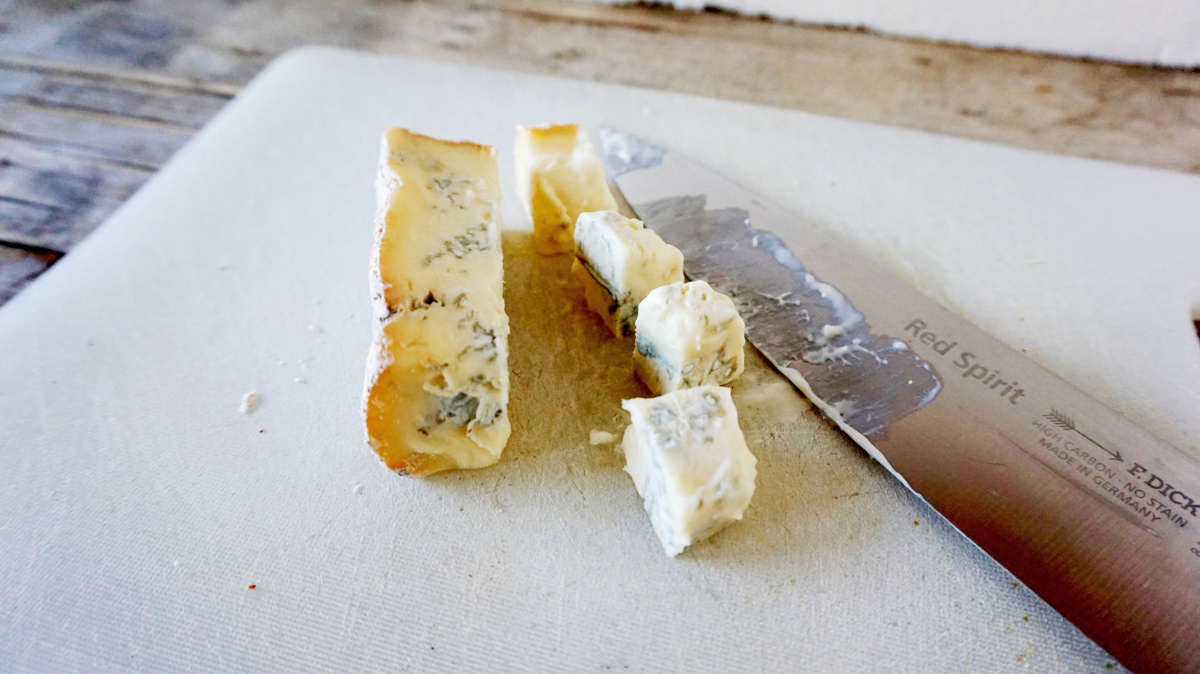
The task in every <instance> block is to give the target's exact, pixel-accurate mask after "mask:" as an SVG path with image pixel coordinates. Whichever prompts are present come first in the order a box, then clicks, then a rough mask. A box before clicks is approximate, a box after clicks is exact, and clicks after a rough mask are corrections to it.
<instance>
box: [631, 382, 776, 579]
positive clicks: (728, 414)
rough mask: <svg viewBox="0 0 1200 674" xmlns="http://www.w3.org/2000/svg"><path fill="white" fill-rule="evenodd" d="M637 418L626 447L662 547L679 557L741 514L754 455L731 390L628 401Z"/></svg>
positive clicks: (694, 391) (748, 491)
mask: <svg viewBox="0 0 1200 674" xmlns="http://www.w3.org/2000/svg"><path fill="white" fill-rule="evenodd" d="M621 407H623V408H625V410H626V411H628V412H629V415H630V417H631V418H632V423H631V424H630V425H629V427H628V428H626V429H625V435H624V438H623V439H622V443H621V445H622V448H623V449H624V451H625V472H627V473H629V476H630V477H631V478H633V484H634V486H635V487H636V488H637V491H638V495H640V496H641V497H642V499H643V501H644V505H645V508H646V514H647V515H649V517H650V523H651V525H652V526H653V528H654V533H655V534H657V535H658V538H659V541H661V542H662V546H663V549H664V550H665V551H666V553H667V554H668V555H670V556H671V557H674V556H675V555H678V554H679V553H680V552H683V550H684V549H685V548H687V547H688V546H689V545H691V544H693V543H695V542H697V541H701V540H703V539H705V538H708V537H709V536H711V535H713V534H715V533H716V532H718V531H720V530H721V529H722V528H724V527H725V526H726V525H728V524H729V523H731V522H734V521H737V520H740V519H742V515H743V513H744V512H745V511H746V508H747V507H748V506H749V505H750V499H751V498H752V497H753V496H754V480H755V478H756V477H757V469H756V467H755V465H756V464H757V460H756V459H755V458H754V455H753V454H751V453H750V449H749V448H748V447H746V439H745V437H744V436H743V435H742V430H741V428H740V427H739V426H738V416H737V409H736V408H735V407H734V406H733V399H732V397H731V396H730V393H729V389H727V388H724V387H720V386H702V387H698V388H690V389H683V390H680V391H676V392H675V393H669V394H667V395H664V396H659V397H658V398H638V399H634V400H624V401H622V402H621Z"/></svg>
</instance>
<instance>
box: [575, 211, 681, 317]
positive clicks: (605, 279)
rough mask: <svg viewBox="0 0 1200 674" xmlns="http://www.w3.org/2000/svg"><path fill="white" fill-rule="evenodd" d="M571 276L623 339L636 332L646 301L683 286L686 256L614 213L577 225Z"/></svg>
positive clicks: (592, 216)
mask: <svg viewBox="0 0 1200 674" xmlns="http://www.w3.org/2000/svg"><path fill="white" fill-rule="evenodd" d="M571 270H572V272H574V273H575V275H576V276H578V277H579V279H580V281H582V283H583V290H584V296H585V298H586V299H587V304H588V307H589V308H590V309H591V310H592V311H594V312H596V313H597V314H599V316H600V317H601V318H602V319H604V323H605V325H607V326H608V328H609V329H610V330H612V332H613V334H614V335H616V336H618V337H620V336H621V335H626V334H630V333H632V332H633V328H634V321H635V319H636V318H637V312H638V303H639V302H641V301H642V300H643V298H645V297H646V296H647V295H648V294H649V293H650V292H651V291H652V290H654V289H655V288H658V287H659V286H662V285H666V284H670V283H677V282H682V281H683V253H680V252H679V249H678V248H676V247H675V246H672V245H671V244H669V243H667V242H665V241H663V240H662V238H660V237H659V236H658V234H656V233H655V232H654V231H653V230H649V229H646V226H645V225H643V224H642V222H641V221H640V220H633V219H630V218H626V217H624V216H622V215H621V214H620V213H616V212H614V211H600V212H597V213H584V214H582V215H580V216H579V220H578V222H576V223H575V261H574V262H573V263H572V265H571Z"/></svg>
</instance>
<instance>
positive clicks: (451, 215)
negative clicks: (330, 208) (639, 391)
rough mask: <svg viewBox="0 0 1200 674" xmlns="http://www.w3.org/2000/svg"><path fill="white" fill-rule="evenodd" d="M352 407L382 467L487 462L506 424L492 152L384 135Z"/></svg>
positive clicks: (413, 470) (412, 471)
mask: <svg viewBox="0 0 1200 674" xmlns="http://www.w3.org/2000/svg"><path fill="white" fill-rule="evenodd" d="M376 196H377V202H376V203H377V213H376V223H375V224H376V231H375V248H374V251H373V253H372V256H371V269H370V279H371V295H372V301H373V304H374V309H375V324H374V341H373V343H372V345H371V350H370V352H369V356H368V360H367V377H366V387H365V388H366V390H365V393H364V400H363V413H364V416H365V418H366V427H367V438H368V442H369V443H370V445H371V447H372V448H373V449H374V450H375V451H376V453H378V454H379V457H380V459H382V460H383V462H384V463H385V464H386V465H387V467H388V468H391V469H392V470H395V471H398V472H401V473H404V474H408V475H416V476H423V475H428V474H430V473H435V472H438V471H442V470H450V469H455V468H482V467H485V466H490V465H492V464H494V463H496V461H498V460H499V458H500V454H501V452H502V451H503V450H504V445H505V444H506V443H507V442H508V436H509V433H510V432H511V425H510V423H509V419H508V414H507V406H508V386H509V380H508V332H509V329H508V316H507V315H506V314H505V311H504V294H503V260H502V255H501V250H500V228H501V215H500V180H499V174H498V172H497V168H496V151H495V150H494V149H493V148H491V147H489V146H485V145H477V144H474V143H468V142H451V141H444V140H438V139H435V138H429V137H427V136H422V135H419V134H415V133H412V132H410V131H408V130H405V129H400V128H391V129H388V130H387V131H386V132H385V133H384V137H383V150H382V157H381V159H380V166H379V175H378V178H377V181H376Z"/></svg>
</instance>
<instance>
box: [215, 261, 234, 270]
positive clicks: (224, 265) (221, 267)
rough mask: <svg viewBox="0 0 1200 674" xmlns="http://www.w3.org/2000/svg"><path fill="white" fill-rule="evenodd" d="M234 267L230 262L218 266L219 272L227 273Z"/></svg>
mask: <svg viewBox="0 0 1200 674" xmlns="http://www.w3.org/2000/svg"><path fill="white" fill-rule="evenodd" d="M232 266H233V265H231V264H229V263H228V262H222V263H221V264H219V265H217V271H225V270H226V269H229V268H230V267H232Z"/></svg>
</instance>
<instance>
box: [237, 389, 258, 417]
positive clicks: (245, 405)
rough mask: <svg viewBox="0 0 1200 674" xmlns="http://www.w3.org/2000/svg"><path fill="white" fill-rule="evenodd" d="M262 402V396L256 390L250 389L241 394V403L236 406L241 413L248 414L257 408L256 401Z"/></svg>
mask: <svg viewBox="0 0 1200 674" xmlns="http://www.w3.org/2000/svg"><path fill="white" fill-rule="evenodd" d="M260 402H262V396H261V395H259V393H258V392H257V391H251V392H249V393H247V394H246V395H244V396H242V404H241V406H240V407H238V411H239V412H241V413H242V414H250V413H251V412H253V411H254V410H256V409H258V403H260Z"/></svg>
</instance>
